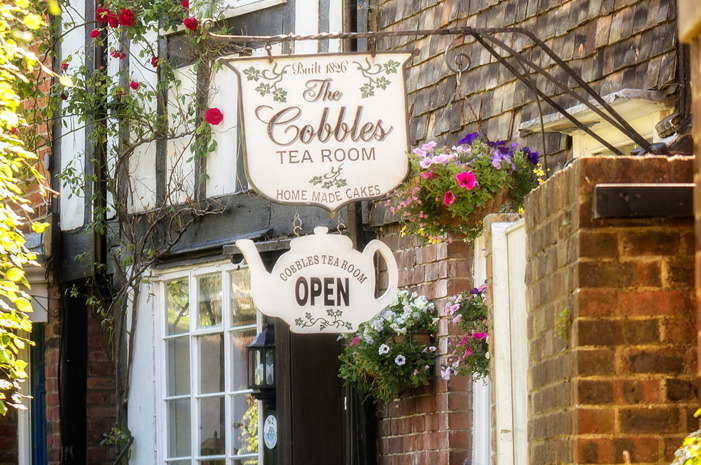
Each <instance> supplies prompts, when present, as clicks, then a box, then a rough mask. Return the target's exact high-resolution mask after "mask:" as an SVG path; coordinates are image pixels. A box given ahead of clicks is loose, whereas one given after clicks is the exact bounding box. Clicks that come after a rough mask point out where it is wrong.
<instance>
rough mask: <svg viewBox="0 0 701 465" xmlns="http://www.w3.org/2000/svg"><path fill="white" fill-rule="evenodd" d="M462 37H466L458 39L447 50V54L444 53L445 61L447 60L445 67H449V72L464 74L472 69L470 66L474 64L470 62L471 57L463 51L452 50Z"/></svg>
mask: <svg viewBox="0 0 701 465" xmlns="http://www.w3.org/2000/svg"><path fill="white" fill-rule="evenodd" d="M462 37H464V36H461V37H456V38H455V39H454V40H453V41H452V42H450V43H449V44H448V46H447V47H446V48H445V52H443V59H444V60H445V65H446V66H447V67H448V69H449V70H451V71H452V72H454V73H456V74H462V73H464V72H465V71H467V70H468V69H469V68H470V65H471V64H472V62H471V61H470V57H469V56H468V55H467V54H466V53H465V52H463V51H462V50H459V49H455V50H453V51H451V50H450V48H451V47H452V46H453V44H454V43H455V42H456V41H457V40H458V39H461V38H462Z"/></svg>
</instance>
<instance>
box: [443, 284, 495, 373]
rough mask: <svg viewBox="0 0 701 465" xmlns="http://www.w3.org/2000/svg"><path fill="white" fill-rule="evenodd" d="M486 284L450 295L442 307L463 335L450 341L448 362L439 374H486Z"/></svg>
mask: <svg viewBox="0 0 701 465" xmlns="http://www.w3.org/2000/svg"><path fill="white" fill-rule="evenodd" d="M486 288H487V286H486V285H482V286H480V287H477V288H475V289H472V290H471V291H469V292H467V291H464V292H462V293H460V294H459V295H457V296H454V297H451V298H450V300H449V301H448V304H447V305H446V306H445V313H446V316H447V317H448V318H449V319H450V320H451V322H452V324H453V325H455V326H457V327H458V328H459V330H460V331H459V332H460V333H462V334H463V335H462V337H460V338H459V341H455V342H453V343H452V344H451V350H452V352H451V354H450V357H449V358H448V364H447V365H445V366H443V367H441V377H442V378H443V379H450V377H451V376H453V375H461V376H465V375H467V376H473V377H476V378H486V377H487V376H489V338H488V332H489V328H488V326H487V317H488V314H489V309H488V308H487V304H486V303H485V294H486V292H487V291H486Z"/></svg>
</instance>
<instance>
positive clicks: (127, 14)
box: [119, 8, 134, 27]
mask: <svg viewBox="0 0 701 465" xmlns="http://www.w3.org/2000/svg"><path fill="white" fill-rule="evenodd" d="M119 24H121V25H122V26H127V27H128V26H132V25H133V24H134V13H132V11H131V10H130V9H129V8H124V9H123V10H122V11H121V12H120V13H119Z"/></svg>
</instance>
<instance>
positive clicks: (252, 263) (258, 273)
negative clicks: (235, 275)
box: [236, 239, 270, 300]
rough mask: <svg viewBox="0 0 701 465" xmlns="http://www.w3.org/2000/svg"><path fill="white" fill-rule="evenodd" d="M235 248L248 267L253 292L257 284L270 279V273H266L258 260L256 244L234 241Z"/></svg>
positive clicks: (260, 260)
mask: <svg viewBox="0 0 701 465" xmlns="http://www.w3.org/2000/svg"><path fill="white" fill-rule="evenodd" d="M236 247H238V248H239V250H240V251H241V253H242V254H243V258H245V259H246V263H248V267H249V269H250V271H251V287H252V289H254V290H255V289H256V288H257V287H258V286H257V284H258V283H262V282H263V281H265V280H266V279H268V278H269V277H270V273H268V272H267V271H266V269H265V265H263V260H262V259H261V258H260V254H259V253H258V249H256V244H255V243H254V242H253V241H252V240H250V239H240V240H238V241H236ZM254 283H256V284H254ZM254 300H255V296H254Z"/></svg>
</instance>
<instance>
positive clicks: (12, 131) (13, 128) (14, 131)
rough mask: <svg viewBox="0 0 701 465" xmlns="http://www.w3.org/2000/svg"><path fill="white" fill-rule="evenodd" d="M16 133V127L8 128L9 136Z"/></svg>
mask: <svg viewBox="0 0 701 465" xmlns="http://www.w3.org/2000/svg"><path fill="white" fill-rule="evenodd" d="M16 132H17V126H12V127H11V128H10V134H14V133H16Z"/></svg>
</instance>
